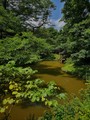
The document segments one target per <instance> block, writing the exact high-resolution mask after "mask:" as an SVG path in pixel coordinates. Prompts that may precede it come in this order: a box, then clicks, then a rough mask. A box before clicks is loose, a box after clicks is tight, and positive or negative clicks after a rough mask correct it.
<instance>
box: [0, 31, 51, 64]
mask: <svg viewBox="0 0 90 120" xmlns="http://www.w3.org/2000/svg"><path fill="white" fill-rule="evenodd" d="M51 50H52V47H51V46H50V45H49V44H47V43H46V41H45V39H41V38H36V37H35V36H33V34H32V33H30V32H27V33H25V32H24V33H22V35H21V36H20V35H16V36H15V37H13V38H5V39H4V40H1V41H0V63H1V64H3V63H5V62H6V63H7V62H8V61H10V60H14V61H15V62H16V64H17V65H21V64H22V65H24V64H29V63H33V62H37V61H39V60H40V58H46V57H48V56H49V57H50V55H51Z"/></svg>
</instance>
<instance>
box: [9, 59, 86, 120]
mask: <svg viewBox="0 0 90 120" xmlns="http://www.w3.org/2000/svg"><path fill="white" fill-rule="evenodd" d="M62 66H63V64H60V63H59V62H58V61H43V62H40V63H38V64H37V65H35V66H34V69H37V70H38V73H37V74H36V77H38V78H41V79H43V80H45V81H46V82H49V81H55V82H56V83H57V84H58V86H61V87H62V88H63V90H64V91H66V92H67V93H68V94H69V95H72V94H75V95H77V96H78V95H79V91H80V89H82V88H85V84H84V81H83V80H80V79H78V78H75V77H73V76H71V75H68V74H66V73H64V72H63V71H61V67H62ZM47 109H48V108H47V107H45V106H42V105H32V106H27V107H22V106H15V107H14V108H13V109H12V112H11V120H27V119H26V117H27V118H28V116H29V115H33V114H34V115H35V116H36V117H39V116H41V115H42V114H43V112H44V111H45V110H47Z"/></svg>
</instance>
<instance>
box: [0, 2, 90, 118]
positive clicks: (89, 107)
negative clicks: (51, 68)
mask: <svg viewBox="0 0 90 120" xmlns="http://www.w3.org/2000/svg"><path fill="white" fill-rule="evenodd" d="M61 2H64V7H63V9H62V14H63V16H62V19H61V20H60V21H64V22H65V25H64V27H63V28H62V29H60V30H59V31H58V30H56V29H55V28H54V27H53V26H52V24H51V23H50V21H49V16H51V14H52V10H54V9H55V5H54V3H53V2H52V1H51V0H39V1H38V0H14V1H13V0H0V113H1V114H3V118H1V120H10V117H9V116H10V112H11V110H12V107H13V106H14V105H16V104H20V103H24V102H25V101H26V102H30V103H41V104H44V105H46V106H48V107H50V110H51V111H50V112H48V111H47V112H46V113H45V114H44V115H42V117H40V118H38V119H40V120H89V118H90V81H89V80H90V0H61ZM45 25H48V26H49V27H48V28H46V27H45ZM55 55H58V56H59V57H60V56H61V57H60V58H59V59H58V60H59V61H61V62H62V63H63V64H64V66H63V67H62V71H64V72H67V73H69V74H71V75H72V76H76V77H79V78H81V79H82V80H85V82H86V84H87V88H86V89H85V90H82V91H81V93H80V96H81V97H80V98H78V97H75V98H73V99H72V101H70V102H68V100H67V101H66V102H65V104H63V105H61V104H59V103H58V101H57V99H60V100H61V99H65V98H66V94H65V93H62V92H61V91H60V87H59V86H57V84H56V83H54V82H53V81H52V80H51V82H48V83H45V81H44V80H41V79H40V78H35V77H34V75H35V73H37V72H38V71H37V70H35V69H34V68H33V65H36V64H37V63H38V62H40V61H44V60H52V61H53V60H56V58H55ZM68 87H69V86H68ZM30 120H34V118H30Z"/></svg>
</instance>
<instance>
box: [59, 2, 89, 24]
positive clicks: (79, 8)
mask: <svg viewBox="0 0 90 120" xmlns="http://www.w3.org/2000/svg"><path fill="white" fill-rule="evenodd" d="M61 2H65V3H64V7H63V9H62V13H63V19H64V21H65V22H66V23H68V24H69V25H70V26H71V25H73V24H74V23H78V22H80V21H82V20H84V19H85V18H86V17H87V15H88V14H89V12H90V1H89V0H61Z"/></svg>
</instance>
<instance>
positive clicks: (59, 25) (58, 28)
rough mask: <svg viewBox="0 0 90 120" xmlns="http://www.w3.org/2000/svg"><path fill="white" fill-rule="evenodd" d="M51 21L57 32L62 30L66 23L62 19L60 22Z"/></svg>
mask: <svg viewBox="0 0 90 120" xmlns="http://www.w3.org/2000/svg"><path fill="white" fill-rule="evenodd" d="M50 21H51V23H52V24H53V25H54V28H55V29H57V30H60V29H62V27H63V26H64V25H65V22H64V21H60V19H58V20H54V19H51V20H50Z"/></svg>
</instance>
